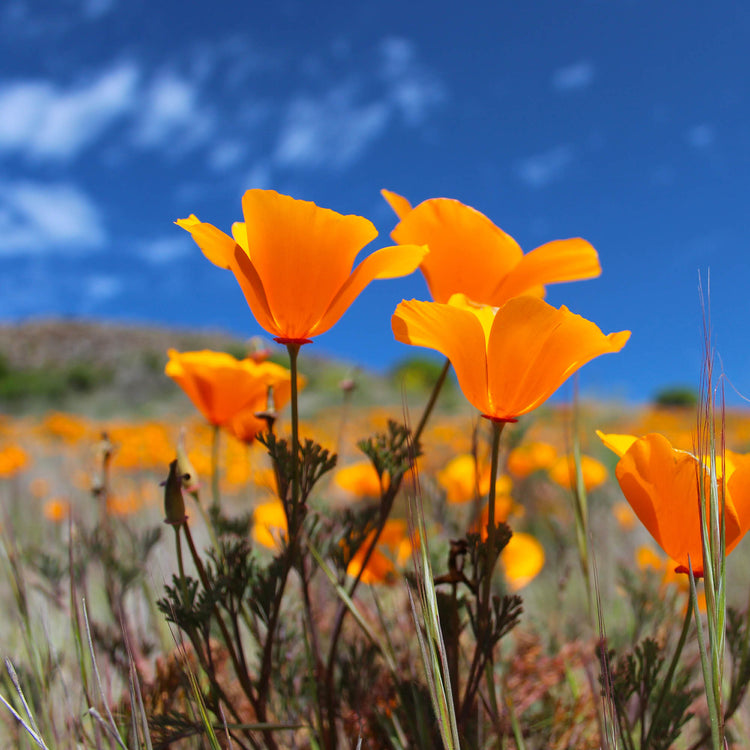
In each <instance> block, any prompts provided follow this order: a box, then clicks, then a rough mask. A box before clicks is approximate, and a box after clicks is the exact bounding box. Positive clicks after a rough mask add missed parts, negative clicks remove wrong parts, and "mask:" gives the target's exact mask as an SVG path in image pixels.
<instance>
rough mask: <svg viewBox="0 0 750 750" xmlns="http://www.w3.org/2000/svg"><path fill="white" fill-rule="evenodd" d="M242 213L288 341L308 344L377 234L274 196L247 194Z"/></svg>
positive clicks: (355, 220)
mask: <svg viewBox="0 0 750 750" xmlns="http://www.w3.org/2000/svg"><path fill="white" fill-rule="evenodd" d="M242 210H243V213H244V216H245V229H246V232H247V243H248V251H249V255H250V257H251V258H252V263H253V266H254V267H255V269H256V270H257V274H258V276H259V278H260V279H263V288H264V290H265V294H266V299H267V301H268V306H269V309H270V310H273V312H274V318H275V320H276V322H277V324H278V326H279V328H280V329H281V330H282V331H283V335H284V336H286V337H290V338H294V337H300V338H304V337H306V335H307V334H308V333H309V332H310V331H311V330H312V329H313V328H314V327H315V325H316V324H317V323H318V321H320V318H321V317H322V315H323V313H324V312H325V310H326V309H327V308H328V307H329V306H330V304H331V302H332V300H333V298H334V297H335V295H336V294H337V292H338V291H339V290H340V289H341V287H342V286H343V284H344V282H345V281H346V280H347V278H348V276H349V274H350V272H351V269H352V265H353V264H354V259H355V257H356V255H357V253H358V252H359V251H360V250H361V249H362V248H363V247H364V246H365V245H366V244H368V243H369V242H371V241H372V240H373V239H374V238H375V237H376V236H377V234H378V233H377V230H376V229H375V226H374V225H373V224H372V222H371V221H369V220H368V219H365V218H364V217H362V216H344V215H342V214H339V213H337V212H335V211H332V210H330V209H327V208H320V207H319V206H317V205H315V203H312V202H310V201H302V200H297V199H295V198H292V197H290V196H287V195H282V194H280V193H277V192H275V191H273V190H248V191H247V192H246V193H245V195H244V196H243V198H242Z"/></svg>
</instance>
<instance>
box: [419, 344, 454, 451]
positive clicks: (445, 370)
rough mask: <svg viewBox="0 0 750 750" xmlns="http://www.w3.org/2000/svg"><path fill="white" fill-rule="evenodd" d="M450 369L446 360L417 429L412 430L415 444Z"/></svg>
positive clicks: (449, 364) (448, 361)
mask: <svg viewBox="0 0 750 750" xmlns="http://www.w3.org/2000/svg"><path fill="white" fill-rule="evenodd" d="M450 369H451V361H450V360H449V359H446V360H445V364H444V365H443V369H442V370H441V371H440V375H438V379H437V380H436V381H435V385H434V386H433V387H432V393H431V394H430V400H429V401H428V402H427V404H425V407H424V411H423V412H422V418H421V419H420V420H419V424H418V425H417V429H416V430H414V434H413V436H412V440H413V442H414V443H415V444H416V443H417V442H418V441H419V438H420V437H421V436H422V432H423V431H424V428H425V426H426V425H427V420H428V419H429V418H430V414H432V410H433V408H434V407H435V403H436V401H437V399H438V396H439V395H440V391H441V390H442V388H443V383H444V382H445V379H446V377H447V376H448V371H449V370H450Z"/></svg>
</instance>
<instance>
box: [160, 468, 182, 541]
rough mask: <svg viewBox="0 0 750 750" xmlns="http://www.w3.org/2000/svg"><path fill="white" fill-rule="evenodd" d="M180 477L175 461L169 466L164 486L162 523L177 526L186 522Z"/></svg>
mask: <svg viewBox="0 0 750 750" xmlns="http://www.w3.org/2000/svg"><path fill="white" fill-rule="evenodd" d="M182 481H183V480H182V476H181V475H180V469H179V464H178V462H177V459H175V460H174V461H172V463H171V464H169V476H167V479H166V481H165V482H163V484H164V523H168V524H171V525H172V526H179V525H180V524H183V523H185V521H187V516H186V515H185V500H184V498H183V497H182Z"/></svg>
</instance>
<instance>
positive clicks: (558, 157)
mask: <svg viewBox="0 0 750 750" xmlns="http://www.w3.org/2000/svg"><path fill="white" fill-rule="evenodd" d="M572 161H573V150H572V149H571V148H570V146H555V147H554V148H551V149H549V151H544V152H543V153H541V154H535V155H534V156H530V157H528V158H527V159H524V160H523V161H521V162H519V163H518V165H517V167H516V172H517V174H518V176H519V177H520V178H521V180H522V181H523V182H525V183H526V184H527V185H528V186H529V187H532V188H541V187H546V186H547V185H549V184H550V183H552V182H556V181H557V180H559V179H561V178H562V176H563V175H564V173H565V171H566V169H567V168H568V167H569V166H570V164H571V163H572Z"/></svg>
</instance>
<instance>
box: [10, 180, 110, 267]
mask: <svg viewBox="0 0 750 750" xmlns="http://www.w3.org/2000/svg"><path fill="white" fill-rule="evenodd" d="M106 239H107V235H106V231H105V228H104V223H103V221H102V218H101V215H100V213H99V210H98V209H97V207H96V206H95V205H94V203H93V202H92V201H91V199H90V198H89V197H88V196H87V195H86V194H85V193H84V192H83V191H81V190H80V188H78V187H77V186H75V185H74V184H72V183H67V182H60V183H38V182H30V181H17V182H11V183H0V255H6V256H7V255H18V254H24V255H43V254H46V253H50V252H65V253H75V254H78V253H81V252H86V251H90V250H93V249H96V248H99V247H101V246H102V245H103V244H104V242H105V241H106Z"/></svg>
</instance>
